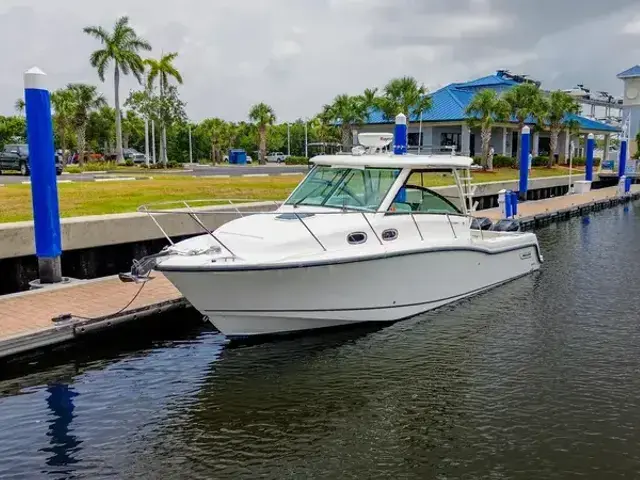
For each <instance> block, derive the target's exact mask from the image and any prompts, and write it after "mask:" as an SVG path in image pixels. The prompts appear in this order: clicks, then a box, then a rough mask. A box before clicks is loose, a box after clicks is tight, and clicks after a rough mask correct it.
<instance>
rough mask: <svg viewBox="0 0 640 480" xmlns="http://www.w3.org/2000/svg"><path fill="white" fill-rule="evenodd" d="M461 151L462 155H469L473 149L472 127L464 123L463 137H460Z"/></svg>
mask: <svg viewBox="0 0 640 480" xmlns="http://www.w3.org/2000/svg"><path fill="white" fill-rule="evenodd" d="M460 143H461V145H460V153H461V154H462V155H469V152H470V151H471V129H470V128H469V126H468V125H466V124H463V125H462V137H461V139H460Z"/></svg>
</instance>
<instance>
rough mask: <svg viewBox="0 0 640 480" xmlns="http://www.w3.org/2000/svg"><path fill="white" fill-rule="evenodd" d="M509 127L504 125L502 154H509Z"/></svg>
mask: <svg viewBox="0 0 640 480" xmlns="http://www.w3.org/2000/svg"><path fill="white" fill-rule="evenodd" d="M508 131H509V130H508V129H507V127H502V155H504V156H505V157H506V156H507V132H508Z"/></svg>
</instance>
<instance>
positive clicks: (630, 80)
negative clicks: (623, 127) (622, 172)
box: [618, 65, 640, 155]
mask: <svg viewBox="0 0 640 480" xmlns="http://www.w3.org/2000/svg"><path fill="white" fill-rule="evenodd" d="M618 78H619V79H620V80H622V81H623V82H624V95H623V97H622V115H623V117H624V119H625V121H626V122H628V126H629V138H630V139H631V140H632V141H631V142H629V150H630V152H631V155H634V154H635V153H637V148H638V145H637V143H636V142H634V141H633V140H634V139H635V138H636V136H637V135H638V134H639V133H640V65H636V66H635V67H631V68H629V69H628V70H625V71H624V72H621V73H619V74H618Z"/></svg>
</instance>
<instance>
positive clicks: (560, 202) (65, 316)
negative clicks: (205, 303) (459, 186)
mask: <svg viewBox="0 0 640 480" xmlns="http://www.w3.org/2000/svg"><path fill="white" fill-rule="evenodd" d="M632 188H633V190H632V192H631V194H630V195H628V196H626V197H622V198H620V197H618V196H617V188H616V187H610V188H604V189H600V190H594V191H592V192H590V193H586V194H580V195H570V196H561V197H555V198H549V199H545V200H538V201H530V202H526V203H523V204H520V205H519V206H518V210H519V211H518V218H519V220H520V221H521V224H522V226H523V228H524V229H531V228H535V227H539V226H543V225H546V224H548V223H550V222H553V221H558V220H562V219H565V218H570V217H572V216H577V215H582V214H587V213H588V212H591V211H596V210H602V209H604V208H608V207H611V206H614V205H617V204H619V203H622V202H628V201H630V200H633V199H638V198H640V185H634V186H633V187H632ZM476 215H477V216H478V217H488V218H490V219H492V220H498V219H500V218H501V214H500V210H499V209H497V208H494V209H489V210H481V211H478V212H476ZM153 277H155V278H154V279H153V280H151V281H149V282H146V283H144V284H135V283H122V282H121V281H120V280H119V279H118V278H117V276H114V277H108V278H102V279H96V280H87V281H80V282H78V283H75V284H71V285H61V286H56V287H52V288H49V289H43V290H33V291H29V292H23V293H17V294H13V295H5V296H2V297H0V359H2V358H7V357H12V356H15V355H19V354H24V353H26V352H29V351H32V350H38V349H40V348H43V347H47V346H51V345H54V344H59V343H64V342H70V341H73V340H75V339H77V338H79V337H81V336H82V335H84V334H87V333H91V332H96V331H99V330H101V329H105V328H111V327H113V326H115V325H117V324H121V323H124V322H129V321H134V320H136V319H140V318H143V317H147V316H150V315H155V314H158V313H162V312H165V311H168V310H172V309H177V308H185V307H188V303H187V302H186V300H184V298H183V297H182V296H181V295H180V292H178V291H177V290H176V289H175V288H174V287H173V285H172V284H171V283H170V282H169V281H168V280H167V279H166V278H165V277H164V276H163V275H162V274H160V273H158V272H154V273H153Z"/></svg>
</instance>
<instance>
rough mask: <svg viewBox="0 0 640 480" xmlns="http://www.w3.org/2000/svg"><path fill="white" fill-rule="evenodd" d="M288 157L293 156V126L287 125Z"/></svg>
mask: <svg viewBox="0 0 640 480" xmlns="http://www.w3.org/2000/svg"><path fill="white" fill-rule="evenodd" d="M287 155H288V156H291V124H290V123H287Z"/></svg>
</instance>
